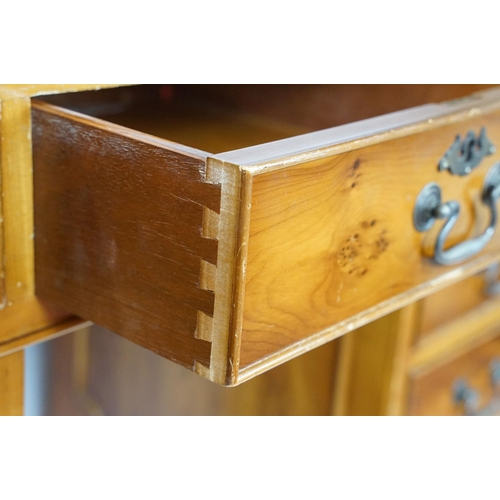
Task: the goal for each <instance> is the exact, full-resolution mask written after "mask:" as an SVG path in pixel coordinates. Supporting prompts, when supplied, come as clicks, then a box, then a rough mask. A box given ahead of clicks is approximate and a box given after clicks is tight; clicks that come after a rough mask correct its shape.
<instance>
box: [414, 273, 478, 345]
mask: <svg viewBox="0 0 500 500" xmlns="http://www.w3.org/2000/svg"><path fill="white" fill-rule="evenodd" d="M487 300H488V296H487V294H486V281H485V273H484V272H481V273H479V274H476V275H474V276H471V277H470V278H467V279H465V280H463V281H460V282H458V283H456V284H455V285H453V286H451V287H448V288H445V289H444V290H440V291H438V292H436V293H434V294H432V295H431V296H429V297H427V298H425V299H423V300H422V311H421V319H420V328H419V334H418V336H417V338H416V340H418V339H421V338H424V337H426V336H427V335H429V334H430V333H431V332H432V331H433V330H434V329H435V328H437V327H439V326H440V325H443V324H444V323H446V322H448V321H451V320H452V319H453V318H457V317H459V316H460V315H462V314H465V313H467V312H469V311H471V310H472V309H474V308H475V307H477V306H479V305H480V304H481V303H482V302H485V301H487Z"/></svg>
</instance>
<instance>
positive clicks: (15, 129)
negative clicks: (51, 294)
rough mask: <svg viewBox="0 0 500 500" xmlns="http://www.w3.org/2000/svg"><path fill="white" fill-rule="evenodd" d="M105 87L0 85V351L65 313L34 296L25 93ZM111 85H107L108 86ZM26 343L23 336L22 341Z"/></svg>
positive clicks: (38, 332)
mask: <svg viewBox="0 0 500 500" xmlns="http://www.w3.org/2000/svg"><path fill="white" fill-rule="evenodd" d="M107 86H110V85H104V86H102V85H97V84H68V85H62V84H49V85H34V84H26V85H23V84H8V85H6V84H2V85H0V117H1V119H0V172H1V190H2V197H1V201H0V212H1V215H0V221H1V222H0V243H1V245H0V247H1V248H0V345H1V349H0V350H1V351H2V352H9V351H10V350H12V349H13V348H14V347H13V346H9V343H10V342H13V343H14V344H15V345H16V346H17V347H16V348H19V347H20V346H22V345H23V342H24V340H23V339H25V340H26V339H27V338H28V337H30V335H31V334H34V333H36V335H37V336H38V337H40V335H41V332H42V331H44V330H46V329H47V327H48V326H50V325H56V324H58V323H59V322H61V321H62V320H63V319H64V317H68V313H67V312H63V311H56V309H55V308H54V307H53V306H50V305H48V304H44V303H43V302H40V301H39V300H37V299H36V298H35V296H34V246H33V245H34V227H33V175H32V174H33V173H32V155H31V112H30V107H31V100H30V98H31V96H33V95H41V94H46V93H52V94H55V93H59V92H74V91H77V90H86V89H91V88H92V89H97V88H101V87H107ZM111 86H112V85H111ZM26 341H27V340H26Z"/></svg>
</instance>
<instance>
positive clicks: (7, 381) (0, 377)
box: [0, 351, 24, 416]
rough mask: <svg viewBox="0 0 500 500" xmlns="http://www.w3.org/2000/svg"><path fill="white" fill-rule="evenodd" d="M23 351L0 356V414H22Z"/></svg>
mask: <svg viewBox="0 0 500 500" xmlns="http://www.w3.org/2000/svg"><path fill="white" fill-rule="evenodd" d="M23 398H24V351H18V352H15V353H14V354H9V355H8V356H5V357H3V358H0V415H2V416H14V415H23V407H24V404H23Z"/></svg>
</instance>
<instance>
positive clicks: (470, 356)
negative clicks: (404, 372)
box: [408, 328, 500, 415]
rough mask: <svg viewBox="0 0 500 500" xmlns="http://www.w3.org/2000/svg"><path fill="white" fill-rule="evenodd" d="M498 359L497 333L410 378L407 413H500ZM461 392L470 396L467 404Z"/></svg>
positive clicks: (499, 348) (499, 355)
mask: <svg viewBox="0 0 500 500" xmlns="http://www.w3.org/2000/svg"><path fill="white" fill-rule="evenodd" d="M498 333H499V334H500V328H499V329H498ZM499 361H500V337H497V338H495V339H494V340H492V341H490V342H488V343H486V344H484V345H482V346H481V347H477V348H475V349H472V350H471V351H469V352H468V353H467V354H465V355H463V356H460V357H458V358H456V359H455V360H453V361H451V362H450V363H447V364H446V365H444V366H441V367H439V368H437V369H435V370H434V371H432V372H430V373H427V374H425V375H423V376H420V377H417V378H414V379H413V380H411V382H410V390H409V407H408V408H409V410H408V411H409V414H410V415H464V414H479V413H484V414H496V415H500V372H499V368H498V362H499ZM467 391H468V392H467ZM470 391H473V393H472V394H471V392H470ZM464 396H465V397H469V398H471V399H469V403H468V404H467V405H466V403H465V401H464Z"/></svg>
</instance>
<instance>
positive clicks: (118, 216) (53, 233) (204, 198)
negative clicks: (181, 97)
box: [32, 103, 220, 369]
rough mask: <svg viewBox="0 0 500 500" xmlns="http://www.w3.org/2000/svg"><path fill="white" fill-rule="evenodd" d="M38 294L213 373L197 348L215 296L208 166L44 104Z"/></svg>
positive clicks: (36, 119) (36, 132)
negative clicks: (207, 216)
mask: <svg viewBox="0 0 500 500" xmlns="http://www.w3.org/2000/svg"><path fill="white" fill-rule="evenodd" d="M32 118H33V156H34V184H35V196H34V202H35V266H36V293H37V295H38V296H39V297H41V298H44V299H46V300H48V301H50V302H51V303H53V304H55V305H57V306H58V307H61V308H63V309H65V310H68V311H70V312H72V313H74V314H77V315H79V316H81V317H83V318H85V319H90V320H91V321H93V322H95V323H97V324H99V325H101V326H103V327H105V328H108V329H110V330H113V331H115V332H117V333H119V334H121V335H123V336H125V337H127V338H128V339H130V340H132V341H134V342H136V343H138V344H140V345H142V346H144V347H146V348H148V349H151V350H153V351H155V352H157V353H158V354H160V355H162V356H165V357H167V358H170V359H172V360H174V361H176V362H178V363H181V364H183V365H185V366H187V367H190V368H192V369H193V368H194V367H195V364H196V362H199V363H201V364H202V365H204V366H209V365H210V353H211V343H210V341H208V340H207V339H202V338H197V322H198V317H199V316H200V314H199V313H200V312H201V313H203V314H204V315H207V316H212V315H213V311H214V292H213V291H212V290H207V289H204V288H205V287H203V286H202V283H201V273H202V267H203V264H202V262H208V263H210V264H212V265H216V264H217V240H215V239H209V238H206V237H204V236H203V234H202V233H203V217H204V213H205V212H206V210H207V208H209V209H210V210H214V211H218V210H219V207H220V185H217V184H210V183H207V182H206V180H205V175H206V158H204V157H203V156H201V155H200V156H198V155H196V154H193V153H192V152H190V151H187V152H183V151H182V147H179V149H180V151H177V150H175V148H174V147H170V145H169V143H168V142H167V141H164V144H162V141H159V140H156V139H153V138H149V136H146V135H143V134H139V133H134V132H133V131H130V130H128V129H123V128H121V127H119V126H114V125H110V124H107V123H105V122H101V121H99V120H93V119H90V118H86V117H82V116H80V115H77V114H75V113H69V112H68V113H66V112H65V111H64V110H60V109H59V108H55V107H53V106H50V105H46V104H38V103H37V104H34V107H33V113H32Z"/></svg>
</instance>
